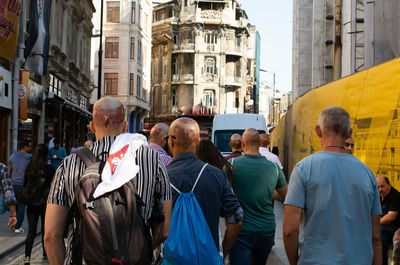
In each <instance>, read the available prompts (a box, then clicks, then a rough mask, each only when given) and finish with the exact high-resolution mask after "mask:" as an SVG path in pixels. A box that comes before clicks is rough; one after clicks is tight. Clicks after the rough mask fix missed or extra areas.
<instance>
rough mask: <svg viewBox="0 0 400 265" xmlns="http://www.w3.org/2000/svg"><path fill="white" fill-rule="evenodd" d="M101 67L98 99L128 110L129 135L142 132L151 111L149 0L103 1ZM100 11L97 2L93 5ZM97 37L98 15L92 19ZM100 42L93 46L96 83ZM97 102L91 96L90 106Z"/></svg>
mask: <svg viewBox="0 0 400 265" xmlns="http://www.w3.org/2000/svg"><path fill="white" fill-rule="evenodd" d="M103 2H104V12H103V39H102V41H103V45H102V46H103V58H102V59H103V65H102V82H101V84H102V85H101V95H102V96H112V97H116V98H118V99H119V100H121V102H122V103H123V104H124V106H125V107H126V109H127V120H128V121H129V131H130V132H137V131H141V130H143V127H144V117H145V116H146V115H147V114H148V112H149V110H150V107H149V106H150V104H149V101H150V93H149V92H150V64H151V60H150V57H151V14H152V5H151V1H149V0H135V1H126V0H125V1H103ZM93 3H94V5H95V6H96V9H97V10H99V11H100V3H101V1H100V0H95V1H93ZM92 21H93V24H94V25H95V30H94V34H99V33H100V12H99V13H98V14H95V16H94V17H93V20H92ZM98 49H99V40H98V39H96V40H94V41H93V43H92V50H93V53H92V59H93V64H92V69H93V79H94V80H95V83H97V80H98V67H99V60H98ZM96 99H97V92H96V93H93V96H92V99H91V103H92V104H93V103H94V102H95V101H96Z"/></svg>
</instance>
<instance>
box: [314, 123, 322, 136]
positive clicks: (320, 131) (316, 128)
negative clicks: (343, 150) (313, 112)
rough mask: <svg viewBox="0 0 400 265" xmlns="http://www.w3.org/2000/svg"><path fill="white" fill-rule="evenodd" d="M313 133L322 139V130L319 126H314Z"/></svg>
mask: <svg viewBox="0 0 400 265" xmlns="http://www.w3.org/2000/svg"><path fill="white" fill-rule="evenodd" d="M315 132H316V133H317V135H318V137H320V138H321V137H322V129H321V126H319V124H317V125H315Z"/></svg>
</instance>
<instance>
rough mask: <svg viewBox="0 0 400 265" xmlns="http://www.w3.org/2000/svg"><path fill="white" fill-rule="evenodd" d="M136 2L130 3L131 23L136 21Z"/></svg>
mask: <svg viewBox="0 0 400 265" xmlns="http://www.w3.org/2000/svg"><path fill="white" fill-rule="evenodd" d="M135 19H136V2H132V3H131V23H132V24H135V23H136V20H135Z"/></svg>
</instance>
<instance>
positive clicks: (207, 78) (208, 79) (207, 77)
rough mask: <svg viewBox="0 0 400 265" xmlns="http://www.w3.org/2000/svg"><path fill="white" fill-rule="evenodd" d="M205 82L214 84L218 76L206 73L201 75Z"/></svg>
mask: <svg viewBox="0 0 400 265" xmlns="http://www.w3.org/2000/svg"><path fill="white" fill-rule="evenodd" d="M203 78H204V80H205V81H206V82H216V81H217V80H218V75H215V74H209V73H206V74H204V75H203Z"/></svg>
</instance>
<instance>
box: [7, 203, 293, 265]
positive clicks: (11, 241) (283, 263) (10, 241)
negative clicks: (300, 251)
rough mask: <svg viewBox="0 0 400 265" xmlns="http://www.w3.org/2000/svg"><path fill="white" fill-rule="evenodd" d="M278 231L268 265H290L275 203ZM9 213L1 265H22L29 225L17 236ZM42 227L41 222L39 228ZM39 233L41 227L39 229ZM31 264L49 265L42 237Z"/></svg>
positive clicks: (280, 210)
mask: <svg viewBox="0 0 400 265" xmlns="http://www.w3.org/2000/svg"><path fill="white" fill-rule="evenodd" d="M274 212H275V219H276V231H275V245H274V247H273V248H272V250H271V253H270V255H269V258H268V261H267V264H266V265H289V262H288V260H287V257H286V254H285V248H284V245H283V236H282V225H283V205H282V203H280V202H277V201H275V206H274ZM8 216H9V213H8V212H7V213H5V214H3V215H0V265H3V264H8V265H20V264H22V262H23V260H24V257H25V255H24V250H25V248H24V247H25V238H26V233H27V231H28V223H27V220H26V216H25V220H24V223H23V225H22V227H23V229H24V230H25V233H23V234H15V233H14V231H10V230H8V228H7V222H8ZM39 225H40V222H39V224H38V226H39ZM37 231H38V232H39V231H40V227H38V230H37ZM31 264H32V265H37V264H48V263H47V262H43V261H42V245H41V244H40V236H36V239H35V243H34V247H33V249H32V255H31Z"/></svg>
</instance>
